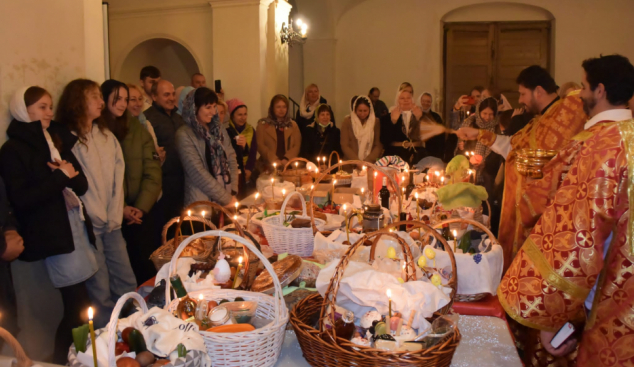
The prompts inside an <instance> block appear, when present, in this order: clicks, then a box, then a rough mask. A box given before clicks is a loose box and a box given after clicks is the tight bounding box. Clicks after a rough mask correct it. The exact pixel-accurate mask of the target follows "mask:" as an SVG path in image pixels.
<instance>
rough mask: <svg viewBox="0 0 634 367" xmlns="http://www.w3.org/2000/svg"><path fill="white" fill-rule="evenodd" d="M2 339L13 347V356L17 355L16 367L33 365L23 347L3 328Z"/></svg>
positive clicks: (1, 329)
mask: <svg viewBox="0 0 634 367" xmlns="http://www.w3.org/2000/svg"><path fill="white" fill-rule="evenodd" d="M0 339H4V341H5V342H6V343H7V344H9V346H10V347H11V350H13V355H15V358H16V359H17V360H18V363H17V364H16V367H31V366H32V365H33V361H32V360H31V358H29V357H28V356H27V355H26V353H25V352H24V349H23V348H22V345H20V343H19V342H18V341H17V339H16V338H15V337H14V336H13V335H11V333H10V332H9V331H8V330H6V329H4V328H1V327H0Z"/></svg>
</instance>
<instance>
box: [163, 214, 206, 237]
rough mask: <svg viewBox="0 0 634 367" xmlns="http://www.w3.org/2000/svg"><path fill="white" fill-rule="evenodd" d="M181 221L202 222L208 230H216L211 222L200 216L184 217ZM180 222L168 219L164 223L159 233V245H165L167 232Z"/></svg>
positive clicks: (177, 218)
mask: <svg viewBox="0 0 634 367" xmlns="http://www.w3.org/2000/svg"><path fill="white" fill-rule="evenodd" d="M210 214H211V213H210ZM183 220H193V221H194V222H202V223H205V224H206V225H208V226H209V228H212V229H216V225H215V224H213V223H212V222H211V221H209V220H207V219H206V218H202V217H200V216H191V217H189V216H185V217H184V218H183ZM180 221H181V218H180V217H174V218H172V219H170V220H169V221H168V222H167V223H165V225H164V226H163V232H161V245H164V244H165V243H167V231H168V230H169V229H170V227H171V226H173V225H174V224H175V223H179V222H180Z"/></svg>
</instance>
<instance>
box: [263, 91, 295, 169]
mask: <svg viewBox="0 0 634 367" xmlns="http://www.w3.org/2000/svg"><path fill="white" fill-rule="evenodd" d="M256 133H257V134H256V135H257V144H258V153H260V158H259V159H258V164H257V166H258V170H259V171H260V172H264V171H267V172H270V171H271V167H273V163H276V164H277V167H284V165H286V163H288V161H289V160H291V159H293V158H297V156H298V155H299V150H300V147H301V145H302V134H301V133H300V132H299V128H298V127H297V124H296V123H295V121H293V120H292V119H291V117H290V116H289V101H288V98H286V97H285V96H284V95H282V94H278V95H276V96H275V97H273V99H271V104H270V105H269V110H268V116H267V117H265V118H263V119H261V120H260V121H258V127H257V129H256Z"/></svg>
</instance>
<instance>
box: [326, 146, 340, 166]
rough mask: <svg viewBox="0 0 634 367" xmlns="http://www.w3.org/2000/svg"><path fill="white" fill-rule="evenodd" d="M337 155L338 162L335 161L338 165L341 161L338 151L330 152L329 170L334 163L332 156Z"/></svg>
mask: <svg viewBox="0 0 634 367" xmlns="http://www.w3.org/2000/svg"><path fill="white" fill-rule="evenodd" d="M333 154H336V155H337V160H336V161H335V162H336V163H337V164H338V163H339V161H340V160H341V157H340V156H339V153H337V151H336V150H333V151H332V152H330V155H329V156H328V168H330V162H331V161H332V155H333Z"/></svg>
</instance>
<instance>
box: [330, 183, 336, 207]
mask: <svg viewBox="0 0 634 367" xmlns="http://www.w3.org/2000/svg"><path fill="white" fill-rule="evenodd" d="M336 184H337V180H332V194H331V195H330V201H331V202H332V206H335V185H336Z"/></svg>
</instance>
